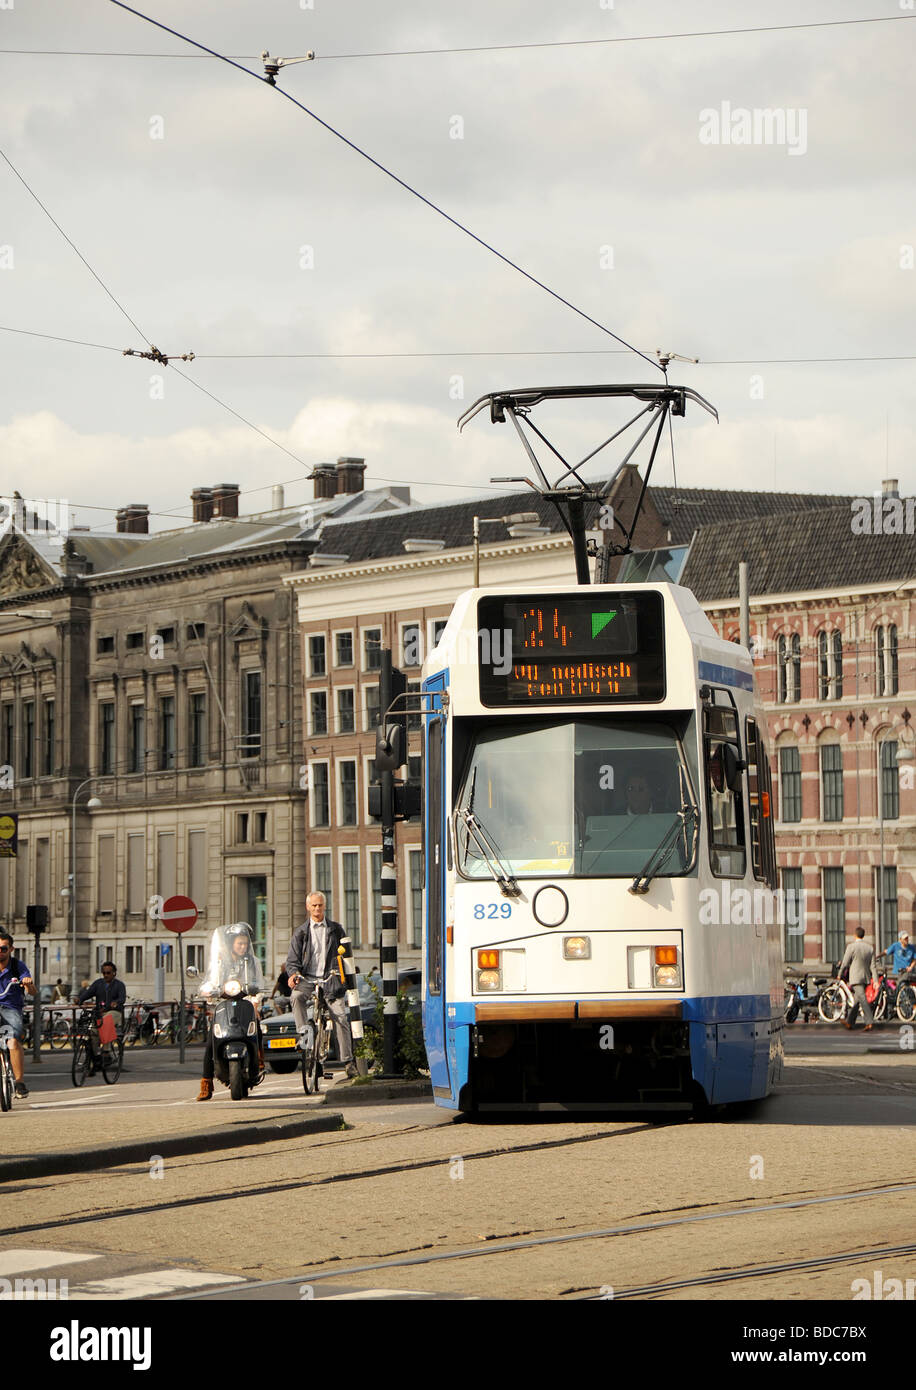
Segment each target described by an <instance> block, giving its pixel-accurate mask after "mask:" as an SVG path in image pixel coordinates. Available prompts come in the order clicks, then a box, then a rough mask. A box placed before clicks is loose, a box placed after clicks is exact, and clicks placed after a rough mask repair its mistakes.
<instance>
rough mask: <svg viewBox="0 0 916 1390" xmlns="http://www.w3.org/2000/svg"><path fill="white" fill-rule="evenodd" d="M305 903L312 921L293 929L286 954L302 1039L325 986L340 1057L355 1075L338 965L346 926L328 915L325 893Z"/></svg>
mask: <svg viewBox="0 0 916 1390" xmlns="http://www.w3.org/2000/svg"><path fill="white" fill-rule="evenodd" d="M305 906H306V908H307V910H308V914H309V920H308V921H307V922H304V923H303V924H302V926H301V927H297V928H296V930H295V931H294V932H293V939H292V941H291V942H290V944H289V955H288V956H287V957H286V973H287V975H288V976H289V984H290V988H291V989H292V996H291V1002H292V1006H293V1018H294V1019H295V1020H296V1032H297V1033H298V1034H299V1037H300V1039H301V1038H302V1036H303V1034H304V1033H305V1031H306V1025H307V1023H308V1006H309V1000H310V998H311V996H312V994H313V992H314V989H315V985H316V983H317V984H320V985H322V987H323V989H324V997H325V1000H326V1002H327V1005H328V1008H329V1009H330V1011H331V1016H332V1018H333V1019H334V1034H335V1036H336V1038H337V1050H338V1052H339V1054H340V1060H341V1062H343V1063H344V1064H345V1065H346V1068H347V1076H355V1075H356V1067H355V1065H354V1062H353V1035H352V1034H351V1032H350V1010H349V1008H348V1006H347V999H346V991H345V989H344V985H343V982H342V981H341V978H340V971H339V970H338V966H337V948H338V946H339V945H340V943H341V941H342V940H343V938H344V929H343V927H342V926H341V925H340V923H339V922H332V921H330V920H329V919H328V918H326V917H325V896H324V894H323V893H317V892H315V893H309V895H308V898H307V899H306V903H305Z"/></svg>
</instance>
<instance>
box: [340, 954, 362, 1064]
mask: <svg viewBox="0 0 916 1390" xmlns="http://www.w3.org/2000/svg"><path fill="white" fill-rule="evenodd" d="M338 954H339V955H341V957H342V959H343V968H344V980H345V984H346V987H347V1007H348V1009H349V1010H350V1035H351V1037H352V1038H353V1041H354V1042H355V1043H356V1042H360V1041H361V1040H362V1036H363V1016H362V1014H361V1013H360V1008H359V990H358V989H357V987H356V961H355V960H354V959H353V943H352V941H351V940H350V938H349V936H345V937H344V938H343V940H342V941H341V943H340V946H339V947H338Z"/></svg>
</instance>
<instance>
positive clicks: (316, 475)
mask: <svg viewBox="0 0 916 1390" xmlns="http://www.w3.org/2000/svg"><path fill="white" fill-rule="evenodd" d="M309 478H310V479H311V481H312V482H314V484H315V501H316V502H321V501H324V499H325V498H327V497H336V495H337V470H336V469H335V467H334V465H333V463H316V464H315V467H314V469H313V470H312V472H311V473H310V474H309Z"/></svg>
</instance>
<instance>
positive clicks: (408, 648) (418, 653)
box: [401, 623, 423, 667]
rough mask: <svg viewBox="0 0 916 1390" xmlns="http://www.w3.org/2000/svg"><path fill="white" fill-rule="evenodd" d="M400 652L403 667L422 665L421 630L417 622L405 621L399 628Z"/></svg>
mask: <svg viewBox="0 0 916 1390" xmlns="http://www.w3.org/2000/svg"><path fill="white" fill-rule="evenodd" d="M401 652H402V658H401V659H402V661H403V664H404V666H405V667H408V666H422V665H423V631H422V629H421V627H420V624H419V623H405V624H404V626H403V627H402V628H401Z"/></svg>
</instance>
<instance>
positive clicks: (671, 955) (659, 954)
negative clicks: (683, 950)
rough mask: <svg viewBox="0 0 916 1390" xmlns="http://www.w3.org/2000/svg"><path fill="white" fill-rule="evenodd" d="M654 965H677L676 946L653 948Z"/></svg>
mask: <svg viewBox="0 0 916 1390" xmlns="http://www.w3.org/2000/svg"><path fill="white" fill-rule="evenodd" d="M655 964H656V965H677V947H676V946H656V948H655Z"/></svg>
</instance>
